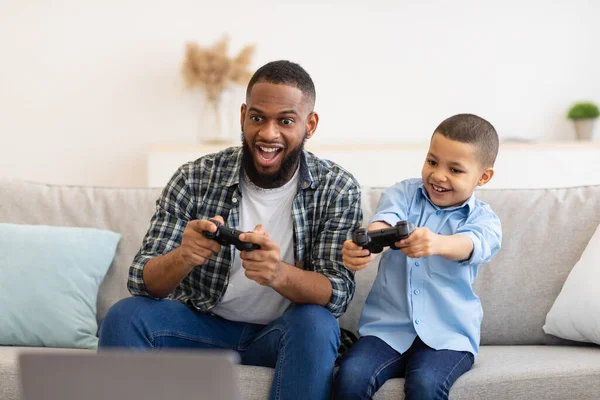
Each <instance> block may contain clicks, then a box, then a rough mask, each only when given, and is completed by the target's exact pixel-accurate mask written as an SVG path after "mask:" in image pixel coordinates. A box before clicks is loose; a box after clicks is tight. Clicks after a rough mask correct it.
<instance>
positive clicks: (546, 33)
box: [0, 0, 600, 186]
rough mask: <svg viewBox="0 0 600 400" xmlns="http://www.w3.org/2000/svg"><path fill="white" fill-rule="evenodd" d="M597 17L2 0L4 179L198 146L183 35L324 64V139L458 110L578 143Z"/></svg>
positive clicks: (413, 125)
mask: <svg viewBox="0 0 600 400" xmlns="http://www.w3.org/2000/svg"><path fill="white" fill-rule="evenodd" d="M281 3H285V4H281ZM599 17H600V2H598V1H592V0H588V1H585V0H569V1H567V0H557V1H556V2H554V4H551V3H550V2H547V1H541V0H520V1H513V0H508V1H506V0H494V1H487V2H483V1H442V0H430V1H424V0H423V1H418V0H410V1H408V0H406V1H389V2H383V1H377V0H371V1H361V2H359V1H353V0H345V1H344V0H330V1H306V0H302V1H297V2H283V1H281V2H268V1H266V0H255V1H252V2H250V1H242V0H235V1H220V2H219V1H216V2H215V1H211V2H209V1H202V0H170V1H160V2H159V1H147V0H146V1H142V0H103V1H86V0H54V1H50V0H29V1H24V0H2V1H1V2H0V135H1V136H0V176H8V177H13V178H22V179H29V180H36V181H43V182H50V183H69V184H97V185H111V186H129V185H131V186H143V185H144V184H145V179H146V175H145V174H146V167H145V160H146V150H147V149H148V148H149V147H150V146H152V145H157V144H166V143H176V144H181V143H194V142H197V141H198V136H199V135H198V131H199V129H200V122H199V110H200V108H201V103H202V97H201V96H200V95H199V94H193V93H190V92H188V91H187V90H185V88H184V85H183V82H182V79H181V75H180V72H179V71H180V65H181V61H182V58H183V52H184V43H185V42H186V41H187V40H195V41H198V42H199V43H203V44H210V43H212V42H213V41H214V40H216V39H217V38H218V37H219V36H220V35H221V34H222V33H224V32H227V33H229V34H230V36H231V38H232V42H231V45H232V49H231V50H232V52H234V51H237V50H239V49H240V48H241V46H242V45H244V44H246V43H256V44H257V46H258V48H257V53H256V55H255V59H254V64H253V66H252V67H253V69H255V68H257V67H259V66H260V65H262V64H264V63H265V62H268V61H271V60H273V59H282V58H285V59H291V60H294V61H297V62H299V63H301V64H302V65H303V66H304V67H305V68H306V69H307V70H308V71H309V73H311V75H312V76H313V79H314V81H315V83H316V86H317V97H318V99H317V110H318V111H319V113H320V115H321V125H320V127H319V130H318V134H317V135H316V136H315V137H314V139H312V140H313V141H317V142H322V143H335V142H344V143H348V142H354V143H357V142H363V141H370V142H376V143H384V142H394V143H398V142H415V141H417V142H422V141H424V140H427V138H428V137H429V135H430V134H431V132H432V130H433V129H434V128H435V126H436V125H437V124H438V123H439V122H440V121H441V120H442V119H444V118H445V117H447V116H449V115H451V114H454V113H457V112H474V113H478V114H480V115H482V116H484V117H486V118H488V119H489V120H490V121H491V122H492V123H493V124H494V125H495V126H496V128H497V129H498V131H499V133H500V135H501V138H503V139H507V138H514V137H518V138H523V139H535V140H540V141H541V140H569V139H571V138H573V135H574V134H573V129H572V127H571V126H570V125H569V123H568V121H566V120H565V118H564V115H565V113H566V110H567V108H568V107H569V106H570V105H571V104H572V103H573V102H574V101H578V100H582V99H590V100H594V101H596V102H600V73H599V71H600V55H599V51H598V38H600V23H599ZM236 109H237V106H236ZM234 117H237V116H234ZM598 134H599V132H597V133H596V135H598ZM237 135H238V133H237V132H234V134H233V136H234V137H236V136H237Z"/></svg>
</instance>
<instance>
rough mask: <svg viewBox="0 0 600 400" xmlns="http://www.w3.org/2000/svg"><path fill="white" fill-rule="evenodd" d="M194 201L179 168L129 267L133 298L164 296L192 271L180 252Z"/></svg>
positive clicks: (166, 187)
mask: <svg viewBox="0 0 600 400" xmlns="http://www.w3.org/2000/svg"><path fill="white" fill-rule="evenodd" d="M193 198H194V195H193V192H192V189H191V187H190V185H189V184H188V179H187V173H186V170H185V168H184V167H182V168H180V169H178V170H177V171H176V172H175V174H174V175H173V177H172V178H171V180H170V181H169V183H168V184H167V185H166V186H165V188H164V189H163V190H162V192H161V195H160V197H159V198H158V200H157V201H156V212H155V213H154V215H153V216H152V219H151V220H150V227H149V229H148V232H147V233H146V235H145V237H144V240H143V241H142V246H141V248H140V250H139V251H138V253H137V254H136V256H135V258H134V259H133V262H132V264H131V266H130V268H129V277H128V281H127V288H128V289H129V292H130V293H131V294H132V295H134V296H148V297H157V298H162V297H166V296H168V295H169V294H170V293H171V292H172V291H173V290H174V289H175V288H176V287H177V285H178V284H179V283H180V282H181V281H182V280H183V279H184V278H185V277H186V276H187V274H189V272H190V271H191V269H192V268H193V265H190V262H189V260H188V261H187V262H186V261H185V257H183V255H184V253H183V250H179V247H180V245H181V243H182V240H183V235H184V232H186V230H187V229H188V222H189V221H191V220H192V218H193V217H192V216H193V215H195V214H196V211H195V205H194V202H193ZM208 224H209V225H212V227H214V225H213V224H211V223H208ZM192 226H193V224H192V225H191V226H190V228H191V227H192ZM207 229H211V227H210V226H209V227H208V228H207Z"/></svg>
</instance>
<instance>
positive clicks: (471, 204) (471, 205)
mask: <svg viewBox="0 0 600 400" xmlns="http://www.w3.org/2000/svg"><path fill="white" fill-rule="evenodd" d="M419 189H420V190H419V192H420V193H421V195H422V196H423V197H424V198H425V199H427V201H428V202H429V204H431V205H432V206H433V208H435V209H436V210H444V211H452V210H457V209H459V208H462V207H467V209H468V211H469V212H471V211H473V208H474V206H475V192H473V193H472V194H471V196H470V197H469V198H468V199H467V200H465V201H464V203H462V204H461V205H459V206H455V207H445V208H440V207H439V206H437V205H435V204H433V202H432V201H431V199H430V198H429V195H428V194H427V191H426V190H425V184H424V183H423V182H421V185H420V186H419Z"/></svg>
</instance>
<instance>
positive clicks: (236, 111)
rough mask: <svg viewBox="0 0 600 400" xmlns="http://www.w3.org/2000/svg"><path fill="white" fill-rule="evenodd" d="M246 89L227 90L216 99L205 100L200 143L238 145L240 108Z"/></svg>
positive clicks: (231, 88) (229, 88) (234, 88)
mask: <svg viewBox="0 0 600 400" xmlns="http://www.w3.org/2000/svg"><path fill="white" fill-rule="evenodd" d="M244 100H245V89H244V88H241V89H240V88H238V87H228V88H225V89H224V90H223V91H222V92H221V93H220V94H219V96H218V97H217V98H216V99H213V100H211V99H208V98H205V101H204V105H203V109H202V113H201V121H200V132H199V141H200V142H202V143H212V144H231V145H238V144H239V140H240V132H241V128H240V107H241V105H242V103H243V102H244Z"/></svg>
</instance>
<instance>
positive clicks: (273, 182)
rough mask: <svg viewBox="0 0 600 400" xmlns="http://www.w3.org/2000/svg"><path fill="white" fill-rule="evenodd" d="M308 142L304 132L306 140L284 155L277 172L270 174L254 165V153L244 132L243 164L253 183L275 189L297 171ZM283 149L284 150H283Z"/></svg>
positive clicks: (264, 187)
mask: <svg viewBox="0 0 600 400" xmlns="http://www.w3.org/2000/svg"><path fill="white" fill-rule="evenodd" d="M305 143H306V133H305V134H304V140H302V143H300V144H299V145H298V146H297V147H296V148H295V149H292V151H291V152H290V153H289V154H288V155H284V158H283V161H282V162H281V167H279V169H278V170H277V171H275V172H272V173H270V174H265V173H261V172H259V171H258V170H257V169H256V166H255V165H254V154H253V151H252V149H251V148H250V145H249V144H248V142H247V141H246V139H245V138H244V133H243V132H242V165H243V167H244V172H245V173H246V175H247V176H248V178H250V180H251V181H252V183H254V184H255V185H256V186H258V187H261V188H263V189H273V188H278V187H281V186H283V185H285V184H286V183H287V182H288V181H289V180H290V179H291V178H292V176H294V172H296V168H298V163H299V162H300V156H301V155H302V151H303V150H304V144H305ZM282 151H283V150H282Z"/></svg>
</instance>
